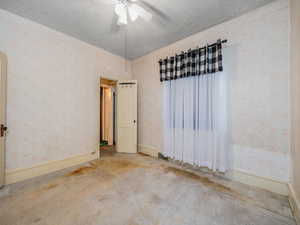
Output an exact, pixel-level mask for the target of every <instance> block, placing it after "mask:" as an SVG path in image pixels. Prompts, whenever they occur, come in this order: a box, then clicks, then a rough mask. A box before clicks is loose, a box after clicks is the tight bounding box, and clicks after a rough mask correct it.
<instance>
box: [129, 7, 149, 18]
mask: <svg viewBox="0 0 300 225" xmlns="http://www.w3.org/2000/svg"><path fill="white" fill-rule="evenodd" d="M129 8H130V10H131V11H134V12H135V13H136V14H137V15H138V16H140V17H142V18H143V19H144V20H146V21H150V20H151V19H152V14H151V13H150V12H148V11H147V10H145V9H144V8H143V7H141V6H139V5H137V4H131V5H130V7H129Z"/></svg>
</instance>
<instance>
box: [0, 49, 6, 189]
mask: <svg viewBox="0 0 300 225" xmlns="http://www.w3.org/2000/svg"><path fill="white" fill-rule="evenodd" d="M6 82H7V58H6V56H5V54H3V53H1V52H0V126H1V125H2V127H6ZM0 129H1V128H0ZM1 133H2V135H0V187H2V186H3V185H4V184H5V135H6V132H5V131H4V130H2V132H1Z"/></svg>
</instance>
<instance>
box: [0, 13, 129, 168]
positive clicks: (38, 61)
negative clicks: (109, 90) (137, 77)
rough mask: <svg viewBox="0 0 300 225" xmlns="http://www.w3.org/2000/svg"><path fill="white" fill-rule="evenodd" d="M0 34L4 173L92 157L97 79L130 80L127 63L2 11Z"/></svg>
mask: <svg viewBox="0 0 300 225" xmlns="http://www.w3.org/2000/svg"><path fill="white" fill-rule="evenodd" d="M0 33H1V35H0V51H1V52H4V53H5V54H7V57H8V64H9V65H8V93H7V95H8V105H7V125H8V127H9V133H8V135H7V149H6V153H7V154H6V162H7V164H6V167H7V169H8V170H11V169H16V168H28V167H32V166H33V165H36V164H40V163H44V162H46V161H51V160H60V159H65V158H69V157H72V156H74V155H81V154H87V153H91V152H93V151H95V150H96V149H97V146H98V140H99V130H100V129H99V101H100V91H99V86H98V84H99V78H100V75H101V76H104V77H111V78H115V79H130V78H131V71H130V68H131V67H130V63H129V65H127V66H126V67H125V61H124V59H122V58H121V57H119V56H115V55H112V54H111V53H108V52H106V51H104V50H101V49H99V48H96V47H93V46H91V45H88V44H86V43H84V42H81V41H79V40H76V39H74V38H71V37H69V36H66V35H64V34H62V33H59V32H57V31H54V30H51V29H49V28H47V27H44V26H42V25H39V24H37V23H33V22H31V21H29V20H26V19H23V18H21V17H19V16H16V15H13V14H10V13H8V12H6V11H3V10H0Z"/></svg>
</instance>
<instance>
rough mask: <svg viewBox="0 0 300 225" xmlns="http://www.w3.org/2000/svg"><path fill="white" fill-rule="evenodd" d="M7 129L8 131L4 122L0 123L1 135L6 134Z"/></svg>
mask: <svg viewBox="0 0 300 225" xmlns="http://www.w3.org/2000/svg"><path fill="white" fill-rule="evenodd" d="M5 131H7V127H6V126H4V125H3V124H1V125H0V137H3V136H4V134H5Z"/></svg>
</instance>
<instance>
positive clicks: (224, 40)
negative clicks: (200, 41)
mask: <svg viewBox="0 0 300 225" xmlns="http://www.w3.org/2000/svg"><path fill="white" fill-rule="evenodd" d="M217 43H218V42H216V43H213V44H211V45H208V47H213V46H214V45H216V44H217ZM221 43H222V44H225V43H227V39H223V40H221ZM204 48H205V47H204ZM182 53H184V51H182ZM166 58H168V57H166ZM162 60H163V59H160V60H159V61H158V62H160V61H162Z"/></svg>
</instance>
